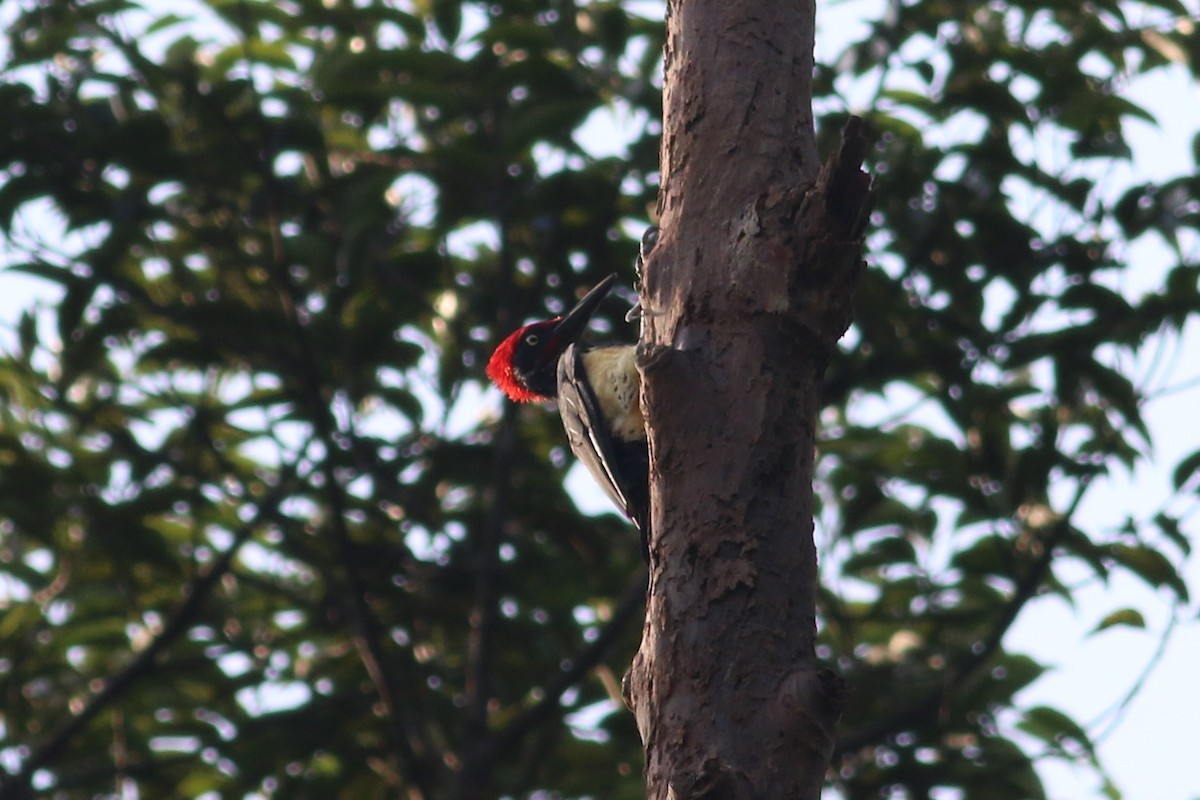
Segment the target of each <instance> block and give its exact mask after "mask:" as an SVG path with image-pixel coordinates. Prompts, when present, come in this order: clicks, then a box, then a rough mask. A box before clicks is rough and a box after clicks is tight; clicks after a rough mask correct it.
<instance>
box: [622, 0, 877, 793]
mask: <svg viewBox="0 0 1200 800" xmlns="http://www.w3.org/2000/svg"><path fill="white" fill-rule="evenodd" d="M812 47H813V5H812V2H811V0H805V1H804V2H796V0H733V1H731V0H673V2H671V4H670V6H669V9H668V17H667V46H666V83H665V90H664V117H665V120H664V134H663V145H662V160H663V181H664V182H663V189H662V192H661V194H660V199H659V204H660V207H659V218H660V227H661V228H662V232H661V234H660V237H659V241H658V244H657V246H656V247H655V250H654V251H653V255H652V257H651V259H650V262H649V264H648V265H647V266H646V274H645V285H644V287H643V288H644V292H643V306H644V309H645V316H644V318H643V319H644V324H643V325H644V327H643V332H642V348H643V349H642V353H641V361H640V367H641V369H642V372H643V379H644V380H643V397H642V402H643V404H644V408H645V409H646V410H647V418H648V429H649V435H650V452H651V476H652V478H651V479H652V483H653V502H652V516H653V523H652V525H651V528H652V530H653V538H652V540H651V542H650V552H651V582H650V589H649V597H648V605H647V614H646V624H645V628H644V631H643V639H642V644H641V648H640V650H639V652H638V654H637V657H636V658H635V660H634V664H633V667H632V668H631V670H630V673H629V675H628V676H627V683H626V690H627V700H628V701H629V702H630V705H631V707H632V708H633V709H634V712H635V715H636V718H637V723H638V729H639V731H640V732H641V735H642V740H643V743H644V745H645V749H646V778H647V790H648V797H651V798H679V800H683V798H701V797H704V798H759V799H761V798H789V799H794V798H812V799H813V800H815V798H818V797H819V796H820V791H821V785H822V781H823V777H824V773H825V770H826V768H827V765H828V760H829V755H830V753H831V751H832V748H833V743H834V728H835V725H836V721H837V717H838V715H839V713H840V710H841V705H842V685H841V682H840V680H839V679H838V678H836V677H835V676H834V675H832V674H831V673H829V672H827V671H822V670H821V669H820V668H819V666H818V664H817V662H816V659H815V656H814V638H815V636H816V626H815V612H814V598H815V587H816V580H817V571H816V554H815V549H814V547H813V541H812V470H813V452H814V442H815V428H816V416H817V411H818V405H819V396H820V380H821V377H822V374H823V372H824V369H825V364H826V361H827V358H828V356H829V353H830V351H831V349H832V348H833V346H834V344H835V342H836V341H837V339H838V338H839V337H840V336H841V335H842V333H844V332H845V329H846V327H847V326H848V325H849V322H850V298H851V294H852V292H853V288H854V285H855V284H856V282H857V280H858V277H859V275H860V273H861V269H862V261H861V242H860V239H861V233H862V222H863V219H864V216H865V210H866V206H867V203H868V199H869V194H870V189H869V184H868V181H867V178H866V176H865V175H863V174H862V172H861V171H860V169H859V167H860V165H861V163H862V156H863V150H862V148H863V145H862V139H861V134H860V131H859V130H858V126H857V123H856V122H854V123H852V124H851V126H849V128H848V130H847V135H846V137H845V140H844V142H843V146H842V149H841V151H840V152H839V153H838V154H837V155H836V156H835V157H834V158H833V159H831V161H830V163H829V164H827V165H826V167H825V168H824V169H821V168H820V165H819V161H818V156H817V153H816V143H815V135H814V132H813V121H812V111H811V76H812Z"/></svg>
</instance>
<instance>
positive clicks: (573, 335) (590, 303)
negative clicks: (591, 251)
mask: <svg viewBox="0 0 1200 800" xmlns="http://www.w3.org/2000/svg"><path fill="white" fill-rule="evenodd" d="M616 280H617V276H616V273H614V274H612V275H609V276H608V277H607V278H605V279H604V280H602V281H600V282H599V283H598V284H596V286H595V288H593V289H592V290H591V291H590V292H588V293H587V294H585V295H584V296H583V299H582V300H580V301H579V302H578V303H576V304H575V307H574V308H572V309H571V310H570V311H568V312H567V313H566V314H564V315H563V317H562V319H560V320H559V321H558V324H557V325H555V326H554V339H555V341H556V342H557V343H558V345H559V348H560V349H566V347H567V345H569V344H573V343H574V342H576V341H577V340H578V339H579V337H580V336H582V335H583V332H584V330H585V329H586V328H587V324H588V321H589V320H591V318H592V315H593V314H595V313H596V309H597V308H599V307H600V303H601V302H602V301H603V300H604V298H606V297H608V293H609V292H611V291H612V287H613V284H614V283H616Z"/></svg>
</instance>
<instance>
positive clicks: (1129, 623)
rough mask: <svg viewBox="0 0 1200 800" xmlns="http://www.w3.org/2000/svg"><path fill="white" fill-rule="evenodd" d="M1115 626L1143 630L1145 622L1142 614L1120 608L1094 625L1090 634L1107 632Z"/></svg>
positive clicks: (1134, 610) (1132, 609)
mask: <svg viewBox="0 0 1200 800" xmlns="http://www.w3.org/2000/svg"><path fill="white" fill-rule="evenodd" d="M1117 626H1123V627H1126V628H1145V627H1146V620H1145V618H1143V617H1142V613H1141V612H1140V611H1138V610H1137V609H1134V608H1122V609H1120V610H1119V611H1114V612H1112V613H1111V614H1109V615H1108V616H1106V617H1105V618H1104V619H1102V620H1100V622H1098V623H1097V624H1096V627H1095V628H1093V629H1092V631H1091V632H1092V634H1097V633H1099V632H1100V631H1103V630H1107V629H1108V628H1113V627H1117Z"/></svg>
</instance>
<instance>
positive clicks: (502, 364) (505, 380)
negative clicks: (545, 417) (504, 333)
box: [487, 325, 542, 403]
mask: <svg viewBox="0 0 1200 800" xmlns="http://www.w3.org/2000/svg"><path fill="white" fill-rule="evenodd" d="M531 327H533V326H532V325H526V326H525V327H524V328H518V329H517V330H515V331H513V332H512V333H511V334H509V336H508V338H507V339H505V340H504V341H503V342H501V343H500V344H499V346H497V347H496V352H494V353H492V357H491V359H489V360H488V365H487V376H488V377H489V378H491V380H492V383H494V384H496V386H497V387H498V388H499V389H500V391H502V392H504V393H505V394H506V395H508V398H509V399H510V400H513V401H515V402H517V403H529V402H532V401H534V400H541V399H542V398H541V397H539V396H538V395H537V394H535V393H533V392H531V391H529V389H526V388H525V387H524V386H522V385H521V384H520V383H519V382H518V381H517V376H516V373H515V371H514V370H513V356H514V355H515V354H516V352H517V345H518V344H520V343H521V339H522V338H523V337H524V336H525V331H526V330H528V329H529V328H531Z"/></svg>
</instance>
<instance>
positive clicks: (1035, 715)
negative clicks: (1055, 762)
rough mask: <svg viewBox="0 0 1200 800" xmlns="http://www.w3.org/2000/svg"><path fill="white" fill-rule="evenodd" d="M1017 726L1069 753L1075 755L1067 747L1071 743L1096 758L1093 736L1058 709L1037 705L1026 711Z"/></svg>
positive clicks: (1056, 748)
mask: <svg viewBox="0 0 1200 800" xmlns="http://www.w3.org/2000/svg"><path fill="white" fill-rule="evenodd" d="M1017 727H1018V728H1020V729H1021V730H1023V731H1025V732H1026V733H1028V734H1030V735H1032V736H1036V737H1037V738H1039V739H1041V740H1042V741H1043V742H1045V743H1046V744H1048V745H1050V746H1051V747H1053V748H1054V749H1055V750H1059V751H1062V752H1064V753H1066V754H1067V755H1074V753H1073V752H1072V751H1071V750H1070V749H1067V748H1066V746H1067V745H1068V744H1070V745H1074V746H1075V747H1077V748H1079V749H1081V750H1082V751H1083V752H1085V753H1087V754H1088V755H1089V756H1091V757H1092V758H1095V755H1096V753H1095V747H1094V746H1093V745H1092V740H1091V737H1089V736H1088V735H1087V732H1086V731H1085V730H1084V729H1083V728H1082V727H1081V726H1080V725H1079V723H1077V722H1075V720H1073V719H1071V718H1070V717H1068V716H1067V715H1066V714H1064V713H1062V712H1061V711H1059V710H1058V709H1054V708H1050V707H1049V706H1035V707H1033V708H1031V709H1028V710H1027V711H1026V712H1025V719H1023V720H1022V721H1021V722H1019V723H1017Z"/></svg>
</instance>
